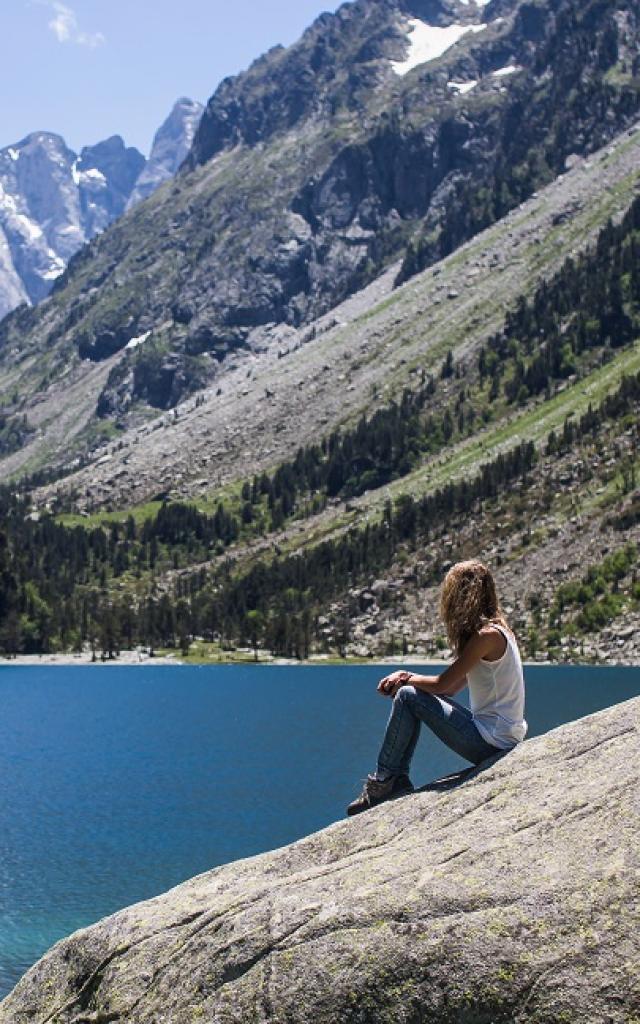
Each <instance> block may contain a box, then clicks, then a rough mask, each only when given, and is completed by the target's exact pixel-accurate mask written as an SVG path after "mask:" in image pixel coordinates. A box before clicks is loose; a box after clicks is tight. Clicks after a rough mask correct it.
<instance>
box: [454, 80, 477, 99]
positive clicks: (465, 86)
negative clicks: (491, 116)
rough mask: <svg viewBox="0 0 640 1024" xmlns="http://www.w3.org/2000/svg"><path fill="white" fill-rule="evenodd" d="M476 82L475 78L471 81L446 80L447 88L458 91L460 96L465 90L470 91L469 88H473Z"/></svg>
mask: <svg viewBox="0 0 640 1024" xmlns="http://www.w3.org/2000/svg"><path fill="white" fill-rule="evenodd" d="M477 84H478V82H477V80H474V81H473V82H447V86H448V87H449V89H455V91H456V92H457V93H460V95H461V96H464V94H465V93H466V92H470V91H471V89H475V87H476V85H477Z"/></svg>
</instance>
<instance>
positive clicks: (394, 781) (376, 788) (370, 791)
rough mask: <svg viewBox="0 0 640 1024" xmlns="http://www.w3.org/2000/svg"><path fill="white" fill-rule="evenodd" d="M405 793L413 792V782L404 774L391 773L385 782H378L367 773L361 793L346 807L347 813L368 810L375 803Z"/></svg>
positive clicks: (358, 812) (380, 802)
mask: <svg viewBox="0 0 640 1024" xmlns="http://www.w3.org/2000/svg"><path fill="white" fill-rule="evenodd" d="M407 793H413V783H412V782H411V779H410V778H409V776H408V775H406V774H403V775H393V776H392V777H391V778H390V779H387V780H386V782H379V781H378V779H376V778H375V776H373V775H368V776H367V779H366V782H365V784H364V789H363V790H362V793H361V794H360V796H359V797H358V799H357V800H353V801H352V803H350V804H349V806H348V807H347V814H350V815H351V814H360V811H368V810H369V808H370V807H375V806H376V804H382V803H384V801H385V800H393V799H395V797H397V796H405V795H406V794H407Z"/></svg>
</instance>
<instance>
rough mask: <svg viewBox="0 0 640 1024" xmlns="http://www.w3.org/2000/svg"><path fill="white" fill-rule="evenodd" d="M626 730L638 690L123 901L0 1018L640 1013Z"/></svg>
mask: <svg viewBox="0 0 640 1024" xmlns="http://www.w3.org/2000/svg"><path fill="white" fill-rule="evenodd" d="M639 725H640V698H637V699H635V700H632V701H628V702H627V703H625V704H620V705H618V706H616V707H613V708H610V709H608V710H606V711H603V712H600V713H598V714H595V715H591V716H589V717H588V718H584V719H582V720H580V721H578V722H574V723H572V724H570V725H566V726H563V727H561V728H559V729H555V730H554V731H552V732H550V733H548V734H547V735H545V736H542V737H540V738H537V739H533V740H530V741H527V742H525V743H524V744H522V746H520V747H519V748H518V749H517V750H516V751H514V752H512V753H510V754H508V755H507V756H506V757H503V758H501V759H500V760H498V761H496V762H494V763H492V764H491V763H485V765H483V766H481V769H480V770H478V769H473V770H469V771H468V772H466V773H461V775H459V776H454V777H450V778H449V779H448V780H442V781H440V782H439V783H435V784H432V785H431V786H428V787H425V788H424V789H423V790H422V791H420V792H417V793H416V794H415V795H412V796H409V797H404V798H402V799H399V800H396V801H393V802H391V803H388V804H385V805H382V806H380V807H378V808H376V809H374V810H372V811H369V812H367V813H365V814H363V815H360V816H359V817H358V818H355V819H352V820H344V821H340V822H338V823H337V824H335V825H332V826H330V827H329V828H326V829H324V830H323V831H322V832H318V833H317V834H316V835H312V836H309V837H308V838H306V839H303V840H301V841H300V842H297V843H294V844H292V845H291V846H287V847H284V848H282V849H280V850H275V851H273V852H271V853H267V854H263V855H261V856H258V857H253V858H251V859H248V860H243V861H238V862H236V863H234V864H229V865H227V866H225V867H221V868H217V869H215V870H213V871H210V872H208V873H206V874H204V875H201V876H199V877H197V878H194V879H192V880H191V881H188V882H186V883H184V884H183V885H180V886H178V887H177V888H175V889H173V890H171V891H170V892H168V893H166V894H164V895H162V896H158V897H157V898H155V899H152V900H149V901H148V902H145V903H141V904H138V905H137V906H133V907H129V908H128V909H126V910H123V911H121V912H119V913H117V914H115V915H113V916H112V917H110V918H107V919H105V920H104V921H101V922H99V923H98V924H96V925H95V926H93V927H91V928H87V929H85V930H83V931H80V932H77V933H76V934H75V935H72V936H71V937H70V938H68V939H66V940H64V941H63V942H60V943H58V944H57V945H56V946H55V947H54V948H53V949H52V950H51V951H50V952H49V953H48V954H47V955H46V956H45V957H44V958H43V959H42V960H41V961H40V962H39V963H37V964H36V965H35V966H34V967H33V968H32V969H31V970H30V971H29V972H28V973H27V974H26V975H25V977H24V978H23V979H22V981H21V982H20V983H19V984H18V986H17V987H16V989H15V990H14V991H13V993H12V994H10V995H9V996H8V997H7V998H6V999H5V1000H4V1002H3V1003H2V1004H0V1024H106V1022H111V1021H113V1022H123V1024H124V1022H127V1024H191V1022H202V1024H240V1022H242V1024H258V1022H263V1024H427V1022H429V1024H430V1022H436V1021H437V1022H438V1024H448V1022H451V1024H453V1022H455V1024H502V1022H504V1024H507V1022H509V1024H520V1022H524V1021H527V1022H540V1024H543V1022H544V1024H561V1022H566V1024H605V1022H606V1024H634V1022H637V1021H640V945H639V943H638V924H639V917H640V913H639V910H640V900H639V893H640V870H639V869H640V858H639V855H638V836H639V834H640V828H639V825H640V821H639V817H640V816H639V813H638V811H639V806H640V787H639V786H638V782H639V779H638V775H639V761H640V759H639V757H638V752H639V749H640V747H639V743H638V740H639ZM321 784H322V781H321V780H318V785H321ZM349 784H350V780H345V802H346V801H347V800H348V799H350V798H351V796H352V795H353V794H352V793H351V791H350V785H349ZM274 799H275V800H282V799H286V794H282V793H279V794H274Z"/></svg>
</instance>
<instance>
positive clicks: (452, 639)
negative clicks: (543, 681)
mask: <svg viewBox="0 0 640 1024" xmlns="http://www.w3.org/2000/svg"><path fill="white" fill-rule="evenodd" d="M440 614H441V616H442V619H443V621H444V624H445V626H446V629H447V635H448V637H449V643H450V645H451V649H452V651H453V653H454V656H455V661H454V662H453V664H452V665H450V666H449V667H448V668H447V669H446V671H444V672H443V673H442V674H441V675H439V676H420V675H417V674H416V673H415V672H405V671H399V672H393V673H392V674H391V675H389V676H385V678H384V679H382V680H381V681H380V682H379V684H378V692H379V693H381V694H382V695H383V696H385V697H392V698H393V708H392V711H391V715H390V718H389V721H388V723H387V729H386V733H385V736H384V741H383V744H382V748H381V750H380V754H379V756H378V766H377V769H376V771H375V772H374V773H373V775H369V776H368V778H367V780H366V782H365V785H364V789H363V791H362V794H361V795H360V796H359V797H358V799H357V800H354V801H353V803H351V804H350V805H349V807H348V808H347V813H348V814H358V813H359V812H360V811H366V810H367V809H368V808H369V807H373V806H375V804H379V803H382V801H384V800H389V799H390V798H392V797H396V796H400V795H402V794H403V793H410V792H411V791H412V790H413V785H412V783H411V780H410V779H409V766H410V763H411V758H412V756H413V752H414V750H415V747H416V743H417V742H418V736H419V734H420V725H421V723H422V722H424V724H425V725H427V726H428V727H429V728H430V729H431V731H432V732H433V733H435V734H436V736H437V737H438V738H439V739H441V740H442V741H443V743H446V745H447V746H448V747H450V748H451V749H452V750H455V752H456V753H457V754H460V755H461V756H462V757H464V758H466V759H467V760H468V761H471V762H472V763H473V764H479V763H480V762H481V761H485V760H486V759H487V758H489V757H492V756H493V755H495V754H498V753H501V752H502V753H504V752H505V751H507V750H511V749H512V748H513V747H515V746H516V744H518V743H520V742H521V741H522V740H523V739H524V737H525V734H526V731H527V723H526V722H525V720H524V678H523V674H522V662H521V660H520V652H519V651H518V645H517V643H516V639H515V636H514V635H513V633H512V631H511V629H510V628H509V626H508V625H507V623H506V620H505V617H504V614H503V612H502V609H501V608H500V603H499V601H498V596H497V593H496V586H495V582H494V580H493V576H492V575H491V573H490V571H489V570H488V569H487V567H486V566H485V565H483V564H482V562H477V561H468V562H458V564H457V565H454V566H452V568H451V569H450V570H449V572H448V573H447V575H446V577H445V580H444V583H443V584H442V591H441V595H440ZM465 686H468V687H469V698H470V699H469V703H470V705H471V710H470V711H469V710H468V709H467V708H465V707H463V706H462V705H461V704H459V703H458V702H457V701H455V700H453V699H452V698H453V697H454V696H455V694H457V693H459V692H460V691H461V690H463V689H464V687H465Z"/></svg>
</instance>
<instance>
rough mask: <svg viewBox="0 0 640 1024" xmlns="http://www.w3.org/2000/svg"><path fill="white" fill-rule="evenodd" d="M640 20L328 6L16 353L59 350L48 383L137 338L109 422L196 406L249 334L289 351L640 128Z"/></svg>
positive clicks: (13, 330) (68, 285)
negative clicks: (573, 163)
mask: <svg viewBox="0 0 640 1024" xmlns="http://www.w3.org/2000/svg"><path fill="white" fill-rule="evenodd" d="M638 22H639V17H638V11H637V9H636V7H635V5H633V4H631V3H629V2H628V0H589V2H588V3H586V4H585V3H583V2H579V0H546V2H545V3H529V2H525V0H492V2H491V3H489V4H487V5H479V4H476V3H474V2H472V0H470V2H469V3H463V2H462V0H356V2H354V3H348V4H344V5H343V6H342V7H341V8H340V9H339V10H338V12H337V13H336V14H335V15H323V16H321V17H320V18H319V19H318V20H317V21H316V22H315V23H314V24H313V25H312V26H311V27H310V28H309V29H308V30H307V31H306V32H305V33H304V35H303V36H302V38H301V39H300V41H299V42H298V43H296V44H294V45H293V46H292V47H289V48H288V49H282V48H276V49H275V50H272V51H270V52H269V53H267V54H266V55H265V56H264V57H262V58H260V59H259V60H258V61H256V62H255V63H254V64H253V65H252V66H251V67H250V68H249V69H248V71H246V72H244V73H243V74H241V75H239V76H237V77H236V78H234V79H229V80H226V81H225V82H223V83H222V84H221V85H220V87H219V88H218V90H217V91H216V93H215V94H214V96H213V97H212V99H211V100H210V101H209V103H208V105H207V109H206V111H205V113H204V115H203V117H202V121H201V123H200V126H199V128H198V131H197V133H196V136H195V139H194V143H193V147H192V150H191V153H190V155H189V157H188V159H187V162H186V165H185V168H184V170H183V172H182V173H181V174H180V175H179V176H178V178H177V179H176V180H175V182H174V183H173V184H171V185H165V186H164V187H163V188H161V189H159V190H158V191H157V192H156V193H155V194H154V195H153V196H152V197H151V198H150V199H149V200H147V201H146V202H144V203H142V204H140V205H138V206H136V207H135V208H134V209H132V210H130V211H129V213H128V214H127V215H126V216H125V217H124V218H121V219H120V220H119V221H118V222H117V223H116V224H115V225H113V226H112V228H111V229H110V230H109V231H108V232H105V233H104V234H103V235H102V236H101V237H100V238H98V239H95V240H94V241H93V242H92V243H91V245H90V246H88V247H85V248H84V249H83V250H82V251H81V252H80V253H79V254H78V256H77V257H76V258H75V259H74V261H73V263H72V266H71V267H70V268H69V270H68V271H67V273H66V274H65V275H64V276H62V277H61V278H60V279H59V280H58V281H57V282H56V289H55V296H54V298H53V299H52V300H51V301H50V302H49V303H48V304H47V305H46V306H45V307H43V308H42V309H41V310H40V311H39V312H38V314H34V316H33V317H28V318H26V320H25V319H23V318H19V319H18V320H16V321H15V325H14V323H12V321H11V320H9V321H6V322H5V324H4V325H3V327H2V333H1V336H0V344H1V345H2V349H3V353H4V356H3V359H2V361H3V363H4V365H5V367H8V365H9V364H11V363H12V357H10V356H9V357H8V358H7V355H8V353H9V352H11V351H13V350H15V348H16V339H19V346H18V347H19V350H20V353H21V359H25V358H26V357H27V353H29V354H33V353H35V352H37V351H46V352H47V353H48V363H49V371H48V374H47V380H48V386H51V385H53V384H54V382H55V379H56V377H57V376H58V375H59V374H60V373H63V374H65V375H66V374H68V373H69V371H70V368H72V369H73V372H74V373H79V374H87V375H88V378H89V377H91V378H95V374H94V373H93V370H92V369H91V368H90V367H89V365H87V362H86V361H87V360H88V361H89V362H90V363H94V364H102V365H104V361H105V360H110V359H112V358H113V356H114V355H115V354H116V353H120V354H121V358H120V359H119V360H118V364H117V366H113V367H110V375H109V383H108V386H107V387H106V388H105V389H104V390H103V391H102V394H100V395H99V396H98V401H97V403H96V408H97V409H98V411H99V416H98V420H102V421H104V420H110V421H113V422H116V421H117V422H118V423H120V425H121V426H122V425H124V424H126V422H128V420H127V417H131V416H132V415H133V416H134V418H135V416H136V415H138V413H139V412H142V413H144V408H145V406H146V407H147V408H148V407H149V406H150V407H152V408H168V407H172V406H175V404H176V403H177V402H179V401H180V399H181V398H182V397H184V396H185V395H188V394H189V393H191V392H193V391H195V390H197V389H198V388H202V387H204V386H206V385H210V384H211V383H212V382H213V381H214V380H215V379H216V377H217V376H218V375H219V372H220V366H221V364H223V363H224V362H225V360H227V359H235V358H236V357H237V356H236V354H235V353H237V351H238V350H244V351H245V352H251V351H255V350H256V349H259V348H261V347H263V346H265V345H266V346H269V347H274V348H277V346H278V345H279V341H278V338H279V333H280V332H281V330H282V328H283V327H284V328H287V329H288V328H299V327H300V326H303V325H305V324H308V323H311V322H312V321H313V320H314V319H315V318H317V317H318V316H320V315H322V314H323V313H325V312H326V311H328V310H329V309H331V308H332V307H333V306H335V305H336V304H337V303H338V302H340V301H342V300H344V299H345V298H346V297H347V296H348V295H350V294H352V293H353V292H355V291H357V290H358V289H359V288H361V287H362V286H363V285H365V284H367V282H369V281H372V280H374V279H375V278H376V276H377V275H378V274H380V273H381V272H382V271H383V270H384V269H385V268H386V267H388V266H389V265H390V264H391V263H392V262H394V261H396V260H401V261H402V268H401V270H400V271H399V275H400V278H402V279H406V278H407V277H408V276H410V274H411V273H413V272H414V271H415V270H417V269H419V268H421V267H423V266H427V265H429V264H430V263H432V262H434V261H436V260H437V259H439V258H441V257H442V256H443V255H446V254H447V253H448V252H450V251H452V250H453V249H454V248H455V247H456V246H457V245H459V244H460V243H461V242H463V241H464V240H465V239H466V238H468V237H472V236H473V235H474V234H475V233H476V232H477V231H478V230H480V229H481V228H483V227H486V226H487V225H488V224H490V223H492V222H494V221H495V220H496V219H498V218H499V217H501V216H503V215H504V214H505V213H506V212H508V210H509V209H512V208H515V207H516V206H517V205H518V204H519V203H520V202H522V201H523V200H524V199H526V198H527V197H528V196H529V195H531V194H532V193H533V192H534V191H535V190H536V189H538V188H540V187H541V186H543V185H544V184H546V183H547V182H549V181H551V180H553V179H554V177H556V176H557V175H559V174H562V173H563V172H564V170H565V167H566V161H567V160H568V159H570V158H572V157H574V156H576V155H586V154H588V153H589V152H593V151H594V150H595V149H597V148H598V147H599V146H602V145H603V144H605V143H606V142H607V140H609V139H612V138H613V137H614V136H615V135H616V134H617V133H618V132H620V131H621V130H622V129H623V128H624V127H625V126H627V125H629V124H631V123H632V121H633V119H634V117H635V116H636V115H637V112H638V109H639V108H640V99H639V96H640V93H639V91H638V88H637V81H638V78H637V75H638V66H637V65H638V57H637V46H636V44H637V41H638V35H639V34H640V29H639V26H638ZM425 40H426V42H425ZM425 47H426V49H425ZM425 54H426V56H427V58H428V59H427V60H426V62H425V61H424V59H423V58H424V56H425ZM143 337H144V338H145V339H146V340H145V342H144V343H142V344H138V341H137V339H140V338H143ZM52 339H54V340H52ZM134 339H135V340H136V347H135V348H134V349H131V348H130V349H127V346H129V345H130V344H131V343H132V341H133V340H134ZM83 361H84V365H83ZM16 369H17V368H16ZM11 372H12V374H13V372H14V370H12V371H11ZM18 372H19V374H20V376H21V378H22V384H21V389H22V391H23V393H24V394H26V393H34V391H33V389H34V386H36V387H37V386H38V385H37V383H36V382H34V381H33V380H29V379H27V378H24V377H22V373H21V372H20V371H18ZM27 376H29V374H28V375H27ZM96 423H97V421H94V427H93V428H91V429H92V432H95V425H96Z"/></svg>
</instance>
